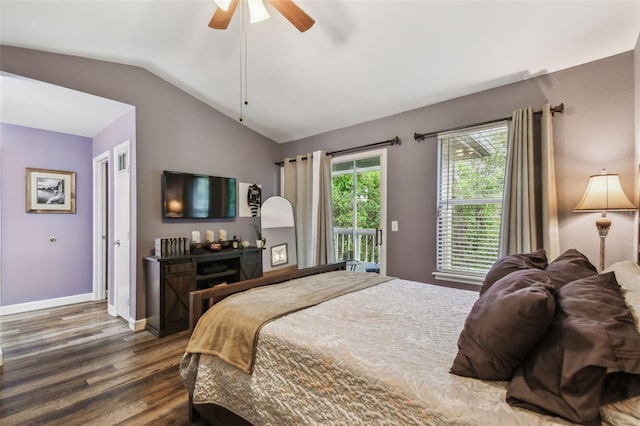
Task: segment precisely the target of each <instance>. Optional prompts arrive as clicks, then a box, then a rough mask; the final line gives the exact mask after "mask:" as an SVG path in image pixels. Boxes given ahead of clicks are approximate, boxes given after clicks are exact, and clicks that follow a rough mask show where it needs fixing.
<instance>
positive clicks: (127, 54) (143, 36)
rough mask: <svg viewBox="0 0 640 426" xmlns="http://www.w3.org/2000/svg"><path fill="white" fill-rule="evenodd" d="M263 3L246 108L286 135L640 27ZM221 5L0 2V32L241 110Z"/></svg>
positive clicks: (630, 9) (525, 74) (237, 31)
mask: <svg viewBox="0 0 640 426" xmlns="http://www.w3.org/2000/svg"><path fill="white" fill-rule="evenodd" d="M265 3H266V8H267V11H268V12H269V13H270V15H271V18H270V19H268V20H266V21H263V22H260V23H255V24H248V25H247V30H246V40H247V46H248V49H247V54H246V65H247V68H246V79H247V99H248V105H246V106H243V111H242V115H243V123H244V125H246V126H247V127H249V128H251V129H254V130H255V131H257V132H259V133H261V134H263V135H265V136H267V137H269V138H271V139H273V140H275V141H277V142H287V141H292V140H297V139H300V138H304V137H307V136H311V135H315V134H319V133H323V132H326V131H330V130H334V129H337V128H342V127H346V126H350V125H353V124H357V123H360V122H365V121H368V120H372V119H376V118H380V117H384V116H388V115H392V114H396V113H400V112H403V111H407V110H410V109H414V108H418V107H422V106H425V105H429V104H433V103H436V102H439V101H443V100H447V99H451V98H454V97H458V96H462V95H466V94H469V93H473V92H477V91H480V90H484V89H488V88H492V87H496V86H500V85H504V84H507V83H512V82H517V81H521V80H524V79H527V78H530V77H531V76H536V75H540V74H544V73H549V72H553V71H557V70H561V69H565V68H568V67H571V66H575V65H578V64H582V63H586V62H590V61H593V60H596V59H600V58H604V57H607V56H611V55H615V54H618V53H621V52H625V51H628V50H631V49H633V48H634V45H635V43H636V39H637V37H638V33H639V31H640V1H620V2H617V1H494V2H490V1H464V2H463V1H420V0H411V1H404V0H316V1H311V0H306V1H303V0H299V1H296V3H297V4H298V5H299V6H300V7H302V8H303V9H304V10H305V11H306V12H307V13H308V14H309V15H311V16H312V17H313V18H314V19H315V20H316V24H315V25H314V26H313V27H312V28H311V29H309V30H308V31H306V32H304V33H300V32H298V31H297V30H296V29H295V28H294V27H293V26H292V25H291V24H290V23H289V22H288V21H286V20H285V18H284V17H283V16H282V15H281V14H279V13H278V12H277V11H276V10H275V9H273V7H272V6H271V5H270V4H268V2H265ZM215 9H216V5H215V3H214V2H213V0H206V1H205V0H130V1H126V0H119V1H118V0H110V1H100V0H84V1H77V0H48V1H37V0H0V42H1V43H2V44H4V45H8V46H16V47H24V48H30V49H38V50H43V51H48V52H55V53H64V54H70V55H77V56H83V57H88V58H95V59H100V60H107V61H113V62H118V63H124V64H129V65H135V66H140V67H143V68H146V69H148V70H149V71H151V72H153V73H155V74H157V75H158V76H160V77H161V78H164V79H166V80H167V81H169V82H171V83H172V84H174V85H176V86H178V87H180V88H182V89H183V90H185V91H187V92H188V93H190V94H192V95H193V96H195V97H196V98H198V99H200V100H202V101H204V102H206V103H207V104H209V105H211V106H212V107H214V108H216V109H217V110H219V111H221V112H223V113H224V114H226V115H228V116H229V117H231V118H232V119H235V120H237V119H239V117H240V105H241V99H242V98H241V95H240V81H241V76H242V75H244V74H243V73H241V71H240V69H241V68H240V67H241V62H242V60H243V58H244V55H241V54H240V52H241V51H240V44H241V43H240V41H241V37H242V32H241V25H240V13H239V12H238V11H236V15H235V16H234V18H233V19H232V21H231V24H230V26H229V29H227V30H225V31H221V30H213V29H210V28H209V27H208V26H207V24H208V23H209V20H210V18H211V16H212V14H213V13H214V11H215ZM0 60H1V58H0ZM3 81H4V79H3ZM3 96H4V95H3ZM5 107H8V108H12V107H13V108H18V107H19V106H17V105H16V106H10V105H9V104H6V103H4V102H3V109H5ZM0 118H2V116H1V115H0Z"/></svg>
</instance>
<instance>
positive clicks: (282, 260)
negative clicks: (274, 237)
mask: <svg viewBox="0 0 640 426" xmlns="http://www.w3.org/2000/svg"><path fill="white" fill-rule="evenodd" d="M287 263H289V258H288V256H287V243H283V244H278V245H277V246H272V247H271V266H278V265H286V264H287Z"/></svg>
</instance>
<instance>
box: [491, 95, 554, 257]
mask: <svg viewBox="0 0 640 426" xmlns="http://www.w3.org/2000/svg"><path fill="white" fill-rule="evenodd" d="M534 126H535V124H534V117H533V109H532V108H530V107H529V108H524V109H518V110H516V111H514V112H513V115H512V119H511V126H510V128H509V140H508V142H507V146H508V148H507V169H506V176H505V187H504V199H503V206H502V226H501V232H500V255H501V256H504V255H507V254H511V253H530V252H533V251H535V250H537V249H539V248H544V249H545V250H546V251H547V258H548V259H549V260H551V259H554V258H555V257H557V256H558V254H559V240H558V214H557V210H558V209H557V201H556V186H555V171H554V161H553V129H552V124H551V109H550V106H549V104H547V105H545V106H544V108H543V113H542V118H541V120H540V124H539V129H534ZM537 130H540V137H539V138H534V135H537V133H538V132H537ZM536 145H538V147H539V148H538V149H536Z"/></svg>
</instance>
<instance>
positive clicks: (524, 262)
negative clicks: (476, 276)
mask: <svg viewBox="0 0 640 426" xmlns="http://www.w3.org/2000/svg"><path fill="white" fill-rule="evenodd" d="M546 267H547V252H546V251H544V249H540V250H538V251H535V252H533V253H520V254H510V255H508V256H505V257H503V258H500V259H498V260H497V261H496V263H494V264H493V266H492V267H491V269H490V270H489V272H487V275H486V277H485V278H484V281H483V282H482V286H481V287H480V295H482V294H483V293H484V292H485V291H487V290H488V289H489V287H491V286H492V285H493V284H494V283H495V282H496V281H498V280H499V279H500V278H502V277H504V276H506V275H508V274H510V273H512V272H514V271H519V270H522V269H534V268H535V269H544V268H546Z"/></svg>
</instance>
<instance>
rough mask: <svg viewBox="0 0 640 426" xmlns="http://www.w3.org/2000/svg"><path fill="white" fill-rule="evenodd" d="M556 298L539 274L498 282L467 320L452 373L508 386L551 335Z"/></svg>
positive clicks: (518, 274) (515, 275)
mask: <svg viewBox="0 0 640 426" xmlns="http://www.w3.org/2000/svg"><path fill="white" fill-rule="evenodd" d="M554 293H555V290H554V288H553V286H552V285H551V282H550V281H549V278H548V277H547V274H546V273H545V272H544V271H541V270H540V269H535V268H534V269H525V270H521V271H516V272H512V273H511V274H509V275H507V276H505V277H503V278H501V279H499V280H498V281H496V283H495V284H493V285H492V286H491V287H490V288H489V290H487V291H486V293H485V294H483V295H482V296H480V298H478V300H477V301H476V303H475V304H474V305H473V307H472V308H471V312H470V313H469V315H468V316H467V319H466V321H465V324H464V328H463V330H462V332H461V333H460V337H459V339H458V354H457V356H456V358H455V360H454V361H453V366H452V367H451V373H453V374H457V375H459V376H466V377H476V378H479V379H483V380H510V379H511V377H512V376H513V372H514V370H515V368H516V367H517V366H518V365H519V364H520V363H521V362H522V361H523V360H524V359H525V357H526V355H527V353H528V352H529V350H530V349H531V348H532V347H533V346H534V345H535V344H536V342H538V340H539V339H540V338H541V337H542V336H543V335H544V334H545V333H546V332H547V329H548V327H549V325H550V324H551V321H552V319H553V315H554V312H555V306H556V305H555V298H554Z"/></svg>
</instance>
